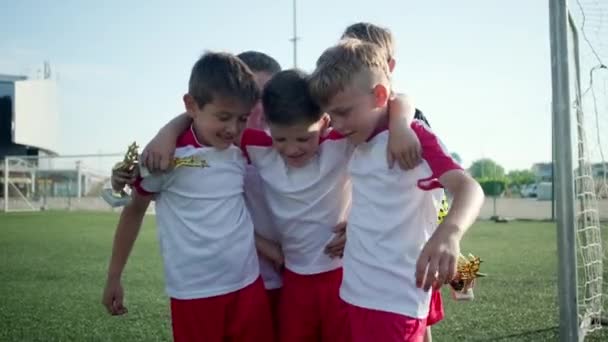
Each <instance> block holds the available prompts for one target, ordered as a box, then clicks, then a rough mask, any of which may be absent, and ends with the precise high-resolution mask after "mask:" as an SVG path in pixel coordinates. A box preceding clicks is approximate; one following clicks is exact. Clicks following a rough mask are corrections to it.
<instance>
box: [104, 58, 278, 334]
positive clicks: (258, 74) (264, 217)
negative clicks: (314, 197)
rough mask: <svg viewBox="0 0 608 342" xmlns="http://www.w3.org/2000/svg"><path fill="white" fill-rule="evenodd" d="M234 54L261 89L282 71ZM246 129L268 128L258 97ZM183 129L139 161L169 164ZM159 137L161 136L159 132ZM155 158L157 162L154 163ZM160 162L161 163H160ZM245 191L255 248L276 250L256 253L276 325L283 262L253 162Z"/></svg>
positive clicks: (115, 178) (117, 178)
mask: <svg viewBox="0 0 608 342" xmlns="http://www.w3.org/2000/svg"><path fill="white" fill-rule="evenodd" d="M237 57H238V58H239V59H240V60H241V61H243V62H244V63H245V64H246V65H247V66H248V67H249V69H250V70H251V71H252V72H253V77H254V80H255V83H256V84H257V86H258V89H260V90H261V89H263V88H264V86H265V85H266V83H267V82H268V80H270V78H272V76H274V75H275V74H276V73H278V72H279V71H281V65H280V64H279V63H278V62H277V61H276V60H275V59H274V58H272V57H270V56H269V55H267V54H265V53H262V52H259V51H245V52H242V53H240V54H238V55H237ZM173 124H174V123H173V122H172V123H170V124H168V125H167V126H169V127H171V126H172V125H173ZM190 124H191V121H190V120H188V121H187V124H186V125H185V126H184V130H185V129H187V128H188V127H189V125H190ZM246 127H247V128H252V129H258V130H267V129H268V127H267V126H266V123H265V122H264V113H263V108H262V103H261V99H260V100H259V101H258V102H257V103H256V105H255V106H254V107H253V109H252V110H251V113H250V115H249V118H248V119H247V126H246ZM184 130H180V131H178V133H176V134H175V135H173V136H171V137H169V138H168V139H164V140H163V139H161V140H162V141H159V143H157V144H156V143H155V141H157V140H158V138H157V139H154V140H152V142H151V143H150V144H149V145H148V148H147V149H146V150H153V151H162V152H159V153H155V152H152V153H146V151H144V153H143V154H142V161H143V162H144V164H145V163H146V160H149V161H150V162H149V163H148V164H147V165H148V167H149V169H152V170H156V169H157V168H159V167H160V168H163V169H165V168H167V167H169V164H170V163H169V161H170V160H172V159H173V155H174V153H175V141H176V137H177V136H179V134H180V133H181V132H183V131H184ZM159 137H161V138H162V136H160V135H159ZM154 160H156V161H157V163H156V165H155V164H154V162H153V161H154ZM161 165H162V166H161ZM134 176H135V175H132V174H129V173H125V172H120V171H118V172H115V171H113V174H112V183H113V187H114V188H115V189H122V188H124V186H125V184H131V183H132V178H133V177H134ZM244 190H245V192H244V194H245V202H246V204H247V208H248V210H249V214H250V215H251V219H252V221H253V225H254V229H255V232H256V236H257V238H256V246H257V247H258V248H257V249H263V250H266V251H275V255H272V256H270V255H266V256H264V255H258V256H259V261H260V275H261V276H262V280H263V281H264V287H265V288H266V292H267V294H268V299H269V301H270V308H271V311H272V316H273V324H274V326H275V327H278V323H277V321H278V302H279V295H280V289H281V286H282V280H281V274H280V272H279V270H278V269H279V268H280V264H281V263H282V262H281V260H282V254H280V253H276V252H277V251H280V249H276V248H273V246H272V245H273V244H277V243H278V239H279V237H278V233H277V230H276V227H275V226H274V223H273V222H272V220H271V219H270V213H269V209H268V204H267V203H266V199H265V198H264V196H263V192H262V191H263V189H262V186H261V181H260V179H259V175H258V173H257V170H256V169H255V167H253V166H252V165H247V172H246V174H245V183H244Z"/></svg>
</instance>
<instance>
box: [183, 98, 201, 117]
mask: <svg viewBox="0 0 608 342" xmlns="http://www.w3.org/2000/svg"><path fill="white" fill-rule="evenodd" d="M184 106H185V107H186V112H187V113H188V115H189V116H190V117H193V116H194V113H196V112H197V111H198V104H197V103H196V100H194V97H192V95H190V94H185V95H184Z"/></svg>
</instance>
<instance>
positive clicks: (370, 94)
mask: <svg viewBox="0 0 608 342" xmlns="http://www.w3.org/2000/svg"><path fill="white" fill-rule="evenodd" d="M387 92H388V90H387V89H386V87H384V86H383V85H376V86H375V87H374V88H370V89H369V90H365V89H364V87H359V86H356V85H354V84H353V85H350V86H348V87H346V88H345V89H344V90H343V91H341V92H339V93H338V94H336V96H334V97H333V98H332V99H330V101H329V103H328V104H327V106H326V108H324V110H325V111H326V112H327V113H328V114H329V115H330V117H331V125H332V127H333V128H334V129H335V130H337V131H338V132H339V133H340V134H342V135H344V136H345V137H347V138H348V139H349V140H350V141H351V142H352V143H353V144H355V145H356V144H360V143H362V142H365V141H367V139H368V138H369V137H370V136H371V135H372V133H373V132H374V130H375V129H376V126H377V125H378V120H379V116H380V113H381V112H380V111H379V110H377V109H378V107H382V106H384V105H385V104H386V101H387V100H388V94H387Z"/></svg>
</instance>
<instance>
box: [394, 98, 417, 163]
mask: <svg viewBox="0 0 608 342" xmlns="http://www.w3.org/2000/svg"><path fill="white" fill-rule="evenodd" d="M388 107H389V135H388V136H389V140H388V149H387V151H386V152H387V159H388V166H389V168H393V166H394V165H395V162H397V163H398V164H399V167H401V168H402V169H404V170H409V169H413V168H414V167H416V165H418V164H419V163H420V160H421V159H422V148H421V146H420V141H419V140H418V136H417V135H416V133H414V131H413V130H412V128H411V123H412V120H414V115H415V112H416V108H415V107H414V105H413V104H412V100H411V98H409V97H408V96H407V95H404V94H392V96H391V99H390V101H389V106H388Z"/></svg>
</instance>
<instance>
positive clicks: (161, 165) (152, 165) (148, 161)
mask: <svg viewBox="0 0 608 342" xmlns="http://www.w3.org/2000/svg"><path fill="white" fill-rule="evenodd" d="M176 140H177V139H176V138H175V137H174V136H172V135H171V134H168V133H166V132H163V131H162V130H161V131H160V132H158V134H157V135H156V136H155V137H154V138H153V139H152V140H151V141H150V142H149V143H148V145H146V147H145V148H144V151H143V153H142V154H141V161H140V162H141V163H142V164H143V165H144V166H145V167H146V168H147V169H148V170H149V171H150V172H151V173H159V172H164V171H168V170H169V169H170V168H171V167H172V166H173V156H174V155H175V143H176Z"/></svg>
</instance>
